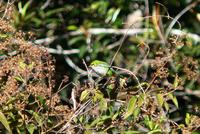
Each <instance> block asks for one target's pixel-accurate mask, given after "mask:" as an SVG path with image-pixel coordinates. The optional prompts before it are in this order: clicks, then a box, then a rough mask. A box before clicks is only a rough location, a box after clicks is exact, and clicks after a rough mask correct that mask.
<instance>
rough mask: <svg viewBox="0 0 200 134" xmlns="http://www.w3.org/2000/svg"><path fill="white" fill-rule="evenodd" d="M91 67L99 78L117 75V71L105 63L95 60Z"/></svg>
mask: <svg viewBox="0 0 200 134" xmlns="http://www.w3.org/2000/svg"><path fill="white" fill-rule="evenodd" d="M89 67H90V69H92V71H93V72H95V73H96V74H97V75H99V76H113V75H114V74H116V72H115V70H114V69H112V68H111V66H110V65H109V64H108V63H106V62H104V61H100V60H94V61H93V62H91V64H90V66H89Z"/></svg>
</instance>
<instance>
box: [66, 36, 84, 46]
mask: <svg viewBox="0 0 200 134" xmlns="http://www.w3.org/2000/svg"><path fill="white" fill-rule="evenodd" d="M81 41H82V42H85V38H84V37H83V36H77V37H74V38H72V39H70V40H69V42H68V45H69V46H72V45H74V44H76V43H78V42H81Z"/></svg>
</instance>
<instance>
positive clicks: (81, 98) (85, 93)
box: [80, 90, 90, 101]
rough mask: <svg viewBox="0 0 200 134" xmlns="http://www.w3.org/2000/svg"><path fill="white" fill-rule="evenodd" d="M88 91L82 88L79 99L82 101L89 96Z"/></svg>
mask: <svg viewBox="0 0 200 134" xmlns="http://www.w3.org/2000/svg"><path fill="white" fill-rule="evenodd" d="M89 94H90V92H89V91H88V90H84V91H83V92H82V93H81V97H80V101H84V100H86V99H87V97H88V96H89Z"/></svg>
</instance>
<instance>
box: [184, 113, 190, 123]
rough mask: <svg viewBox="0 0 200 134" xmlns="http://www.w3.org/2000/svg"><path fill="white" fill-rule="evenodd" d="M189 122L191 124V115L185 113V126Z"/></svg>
mask: <svg viewBox="0 0 200 134" xmlns="http://www.w3.org/2000/svg"><path fill="white" fill-rule="evenodd" d="M190 122H191V115H190V114H189V113H186V117H185V124H186V125H189V124H190Z"/></svg>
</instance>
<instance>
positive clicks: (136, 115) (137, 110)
mask: <svg viewBox="0 0 200 134" xmlns="http://www.w3.org/2000/svg"><path fill="white" fill-rule="evenodd" d="M139 113H140V108H139V107H137V108H136V109H135V110H134V112H133V117H134V118H137V117H138V115H139Z"/></svg>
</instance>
